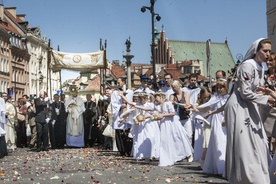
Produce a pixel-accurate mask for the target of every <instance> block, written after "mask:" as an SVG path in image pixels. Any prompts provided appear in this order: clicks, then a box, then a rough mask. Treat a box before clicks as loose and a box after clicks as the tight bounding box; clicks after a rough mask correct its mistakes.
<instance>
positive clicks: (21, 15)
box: [17, 14, 26, 22]
mask: <svg viewBox="0 0 276 184" xmlns="http://www.w3.org/2000/svg"><path fill="white" fill-rule="evenodd" d="M17 17H18V18H20V20H21V21H22V22H25V20H26V19H25V17H26V14H18V15H17Z"/></svg>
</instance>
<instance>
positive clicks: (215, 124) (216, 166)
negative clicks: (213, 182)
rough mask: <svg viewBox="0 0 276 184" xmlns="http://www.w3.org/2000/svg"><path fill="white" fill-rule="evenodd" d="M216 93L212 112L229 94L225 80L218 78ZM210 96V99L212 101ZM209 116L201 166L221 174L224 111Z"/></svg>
mask: <svg viewBox="0 0 276 184" xmlns="http://www.w3.org/2000/svg"><path fill="white" fill-rule="evenodd" d="M216 90H217V94H216V95H215V96H213V97H212V98H216V99H217V101H216V103H214V104H213V105H212V106H211V107H212V110H214V112H216V111H217V109H221V108H223V107H224V105H225V103H226V101H227V99H228V97H229V95H228V94H227V92H228V89H227V81H226V80H225V79H219V81H218V82H217V84H216ZM212 98H211V99H210V101H212ZM217 112H218V113H212V116H211V127H212V130H211V135H210V140H209V145H208V149H207V153H206V158H205V162H204V166H203V171H204V172H205V173H208V174H219V175H223V174H224V171H225V151H226V127H225V125H223V123H224V112H223V111H217Z"/></svg>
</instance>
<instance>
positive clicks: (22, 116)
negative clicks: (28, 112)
mask: <svg viewBox="0 0 276 184" xmlns="http://www.w3.org/2000/svg"><path fill="white" fill-rule="evenodd" d="M17 119H18V121H25V120H26V117H25V116H24V115H22V114H20V113H17Z"/></svg>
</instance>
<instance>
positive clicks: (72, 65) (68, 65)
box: [51, 50, 104, 72]
mask: <svg viewBox="0 0 276 184" xmlns="http://www.w3.org/2000/svg"><path fill="white" fill-rule="evenodd" d="M52 55H53V59H52V62H51V68H52V70H53V71H54V72H56V71H60V70H61V69H69V70H75V71H81V72H85V71H91V70H92V69H97V68H99V67H103V66H104V51H98V52H92V53H66V52H59V51H54V50H52Z"/></svg>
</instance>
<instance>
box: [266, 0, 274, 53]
mask: <svg viewBox="0 0 276 184" xmlns="http://www.w3.org/2000/svg"><path fill="white" fill-rule="evenodd" d="M266 15H267V34H268V38H269V39H270V40H271V41H272V49H273V51H274V52H276V1H275V0H266Z"/></svg>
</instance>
